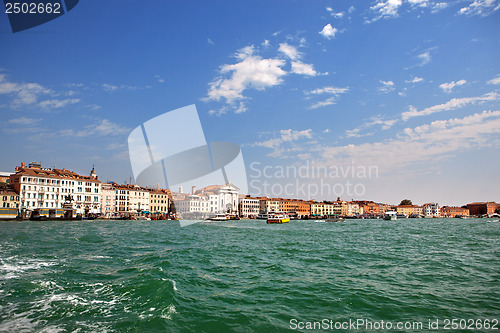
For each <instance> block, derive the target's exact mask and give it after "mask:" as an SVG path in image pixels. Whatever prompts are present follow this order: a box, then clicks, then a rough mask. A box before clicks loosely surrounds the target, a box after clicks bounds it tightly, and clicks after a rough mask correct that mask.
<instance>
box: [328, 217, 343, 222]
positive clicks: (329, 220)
mask: <svg viewBox="0 0 500 333" xmlns="http://www.w3.org/2000/svg"><path fill="white" fill-rule="evenodd" d="M344 221H345V219H344V218H342V217H329V218H327V219H326V222H344Z"/></svg>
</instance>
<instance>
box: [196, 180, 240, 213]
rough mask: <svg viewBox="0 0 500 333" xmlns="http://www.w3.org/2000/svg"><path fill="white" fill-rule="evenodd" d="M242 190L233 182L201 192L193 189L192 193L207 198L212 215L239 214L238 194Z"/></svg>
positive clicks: (202, 189) (210, 187) (207, 188)
mask: <svg viewBox="0 0 500 333" xmlns="http://www.w3.org/2000/svg"><path fill="white" fill-rule="evenodd" d="M239 191H240V189H239V188H238V187H236V186H235V185H234V184H232V183H231V182H228V183H226V184H224V185H210V186H206V187H204V188H201V189H199V190H196V188H195V187H193V189H192V192H194V194H196V195H199V196H206V197H207V198H208V201H209V212H210V213H212V214H221V213H228V214H238V199H239V198H238V194H239Z"/></svg>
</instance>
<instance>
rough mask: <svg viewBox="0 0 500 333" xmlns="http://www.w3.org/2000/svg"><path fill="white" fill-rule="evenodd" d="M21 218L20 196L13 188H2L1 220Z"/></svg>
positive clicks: (0, 193)
mask: <svg viewBox="0 0 500 333" xmlns="http://www.w3.org/2000/svg"><path fill="white" fill-rule="evenodd" d="M18 216H19V194H18V193H16V192H15V191H14V190H13V189H11V188H0V220H5V219H15V218H17V217H18Z"/></svg>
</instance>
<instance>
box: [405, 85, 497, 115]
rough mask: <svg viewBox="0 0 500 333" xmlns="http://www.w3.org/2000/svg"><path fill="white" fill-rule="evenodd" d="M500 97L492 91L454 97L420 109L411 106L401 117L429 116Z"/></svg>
mask: <svg viewBox="0 0 500 333" xmlns="http://www.w3.org/2000/svg"><path fill="white" fill-rule="evenodd" d="M498 99H500V94H498V93H496V92H490V93H488V94H485V95H483V96H479V97H465V98H453V99H451V100H449V101H448V102H446V103H443V104H439V105H434V106H431V107H428V108H426V109H423V110H421V111H418V110H417V109H416V108H415V107H413V106H410V110H409V111H406V112H403V113H402V114H401V119H403V120H404V121H407V120H408V119H410V118H413V117H420V116H427V115H430V114H433V113H437V112H443V111H450V110H455V109H459V108H462V107H464V106H466V105H468V104H481V103H484V102H488V101H495V100H498Z"/></svg>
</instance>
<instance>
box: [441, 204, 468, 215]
mask: <svg viewBox="0 0 500 333" xmlns="http://www.w3.org/2000/svg"><path fill="white" fill-rule="evenodd" d="M469 215H470V214H469V210H468V209H467V208H464V207H451V206H444V207H443V208H441V217H460V216H464V217H467V216H469Z"/></svg>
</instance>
